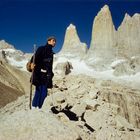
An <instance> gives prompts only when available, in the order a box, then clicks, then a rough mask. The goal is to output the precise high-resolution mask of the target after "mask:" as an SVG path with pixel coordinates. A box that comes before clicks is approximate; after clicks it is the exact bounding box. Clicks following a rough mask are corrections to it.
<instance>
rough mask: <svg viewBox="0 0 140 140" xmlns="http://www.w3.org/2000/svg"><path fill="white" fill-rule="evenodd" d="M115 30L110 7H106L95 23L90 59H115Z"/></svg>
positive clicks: (89, 52) (89, 53)
mask: <svg viewBox="0 0 140 140" xmlns="http://www.w3.org/2000/svg"><path fill="white" fill-rule="evenodd" d="M115 44H116V42H115V28H114V24H113V21H112V16H111V13H110V10H109V7H108V6H107V5H105V6H104V7H103V8H102V9H101V11H100V12H99V13H98V14H97V16H96V17H95V19H94V22H93V28H92V38H91V44H90V48H89V51H88V54H87V55H88V57H89V58H92V57H102V58H103V59H108V58H112V57H114V53H115V52H114V46H115Z"/></svg>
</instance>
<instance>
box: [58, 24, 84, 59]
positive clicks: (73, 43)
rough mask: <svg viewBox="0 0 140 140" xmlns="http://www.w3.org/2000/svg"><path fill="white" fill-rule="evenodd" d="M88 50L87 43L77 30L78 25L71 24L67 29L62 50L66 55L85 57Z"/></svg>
mask: <svg viewBox="0 0 140 140" xmlns="http://www.w3.org/2000/svg"><path fill="white" fill-rule="evenodd" d="M86 52H87V45H86V44H85V43H81V41H80V39H79V36H78V34H77V31H76V27H75V26H74V25H73V24H70V25H69V27H68V28H67V29H66V33H65V38H64V44H63V46H62V49H61V51H60V54H61V55H64V56H66V57H70V58H71V57H83V56H84V55H85V54H86Z"/></svg>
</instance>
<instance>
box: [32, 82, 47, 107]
mask: <svg viewBox="0 0 140 140" xmlns="http://www.w3.org/2000/svg"><path fill="white" fill-rule="evenodd" d="M47 92H48V90H47V86H46V85H40V86H36V90H35V95H34V98H33V102H32V106H33V107H39V108H41V107H42V105H43V102H44V100H45V98H46V97H47Z"/></svg>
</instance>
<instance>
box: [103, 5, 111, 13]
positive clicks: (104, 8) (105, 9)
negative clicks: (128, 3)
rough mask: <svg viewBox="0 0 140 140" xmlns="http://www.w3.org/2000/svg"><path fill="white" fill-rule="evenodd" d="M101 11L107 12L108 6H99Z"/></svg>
mask: <svg viewBox="0 0 140 140" xmlns="http://www.w3.org/2000/svg"><path fill="white" fill-rule="evenodd" d="M101 11H102V12H108V11H110V10H109V6H108V5H104V7H102V8H101Z"/></svg>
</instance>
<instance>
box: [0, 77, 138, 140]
mask: <svg viewBox="0 0 140 140" xmlns="http://www.w3.org/2000/svg"><path fill="white" fill-rule="evenodd" d="M54 84H55V86H54V88H53V90H52V91H51V90H50V91H49V95H48V97H47V98H46V100H45V103H44V105H43V108H42V109H32V110H29V95H27V94H26V95H23V96H21V97H19V98H18V100H16V101H14V102H12V103H10V104H8V105H6V106H5V107H4V108H1V109H0V140H15V139H16V140H27V139H28V140H38V139H40V140H46V139H47V140H139V139H140V90H136V89H132V88H128V87H126V86H123V85H119V84H117V83H114V82H112V81H110V80H104V81H103V80H97V79H95V78H91V77H88V76H85V75H68V76H64V77H62V76H61V77H60V76H55V78H54Z"/></svg>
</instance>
